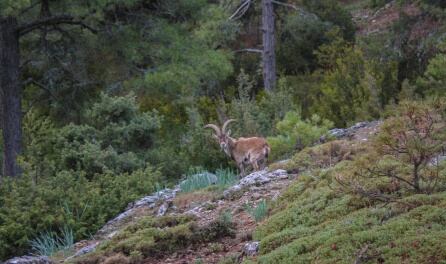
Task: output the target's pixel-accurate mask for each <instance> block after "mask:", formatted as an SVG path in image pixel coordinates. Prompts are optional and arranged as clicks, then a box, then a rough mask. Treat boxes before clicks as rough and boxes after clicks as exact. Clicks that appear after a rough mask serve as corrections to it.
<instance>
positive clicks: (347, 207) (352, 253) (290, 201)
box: [254, 174, 446, 263]
mask: <svg viewBox="0 0 446 264" xmlns="http://www.w3.org/2000/svg"><path fill="white" fill-rule="evenodd" d="M331 177H332V176H329V174H326V175H325V176H324V177H320V178H314V177H308V176H303V177H302V178H301V179H300V180H298V181H297V182H296V183H295V184H294V185H293V186H291V187H290V188H289V189H288V190H287V191H286V192H285V193H284V195H283V196H282V198H281V199H280V200H279V201H278V202H277V204H278V207H276V208H275V209H273V215H272V216H271V217H270V218H269V219H267V221H266V222H265V223H264V224H262V225H261V226H260V227H259V228H258V229H257V230H256V232H255V234H254V238H255V239H259V240H260V241H261V244H260V253H261V255H260V257H259V258H258V263H315V262H317V263H352V262H354V261H355V260H356V258H357V257H358V254H359V252H360V251H361V249H364V248H365V247H367V250H366V252H365V253H363V256H362V257H363V258H364V259H367V260H368V261H371V262H376V261H378V262H379V261H381V260H384V261H385V262H386V263H387V262H388V263H401V262H410V263H435V262H439V261H440V260H442V259H444V258H445V257H446V250H445V246H446V244H445V242H444V241H445V240H444V238H445V236H446V233H445V231H444V228H443V227H444V225H445V224H446V216H445V214H444V212H445V210H446V195H445V193H444V192H441V193H437V194H434V195H426V194H423V195H411V196H407V197H405V198H403V199H402V200H401V201H400V202H398V203H391V204H388V205H386V204H383V203H376V202H375V203H370V202H369V201H367V200H363V199H360V198H358V197H355V196H353V195H349V194H345V193H343V192H339V191H337V190H336V188H333V186H334V180H333V179H332V178H331Z"/></svg>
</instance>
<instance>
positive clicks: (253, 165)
mask: <svg viewBox="0 0 446 264" xmlns="http://www.w3.org/2000/svg"><path fill="white" fill-rule="evenodd" d="M251 165H252V168H253V169H254V171H258V170H259V163H258V161H257V160H256V159H254V160H252V161H251Z"/></svg>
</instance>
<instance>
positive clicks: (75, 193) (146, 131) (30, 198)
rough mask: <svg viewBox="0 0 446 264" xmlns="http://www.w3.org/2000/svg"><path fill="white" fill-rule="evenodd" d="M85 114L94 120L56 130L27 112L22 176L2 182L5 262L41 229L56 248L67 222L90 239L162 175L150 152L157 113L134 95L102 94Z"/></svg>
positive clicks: (1, 254) (77, 235) (0, 252)
mask: <svg viewBox="0 0 446 264" xmlns="http://www.w3.org/2000/svg"><path fill="white" fill-rule="evenodd" d="M86 117H87V118H88V120H89V124H84V125H75V124H70V125H66V126H63V127H61V128H59V127H57V126H56V125H55V124H53V122H51V121H50V120H49V119H47V118H40V117H39V116H38V115H36V114H35V112H32V111H31V112H30V113H28V114H27V115H26V117H25V120H24V125H25V128H24V130H25V134H26V135H27V138H26V140H27V143H28V146H27V149H26V152H25V153H24V155H23V157H22V163H21V164H22V168H23V170H24V173H23V175H22V176H21V177H20V178H18V179H10V178H4V179H2V181H1V184H0V259H3V258H6V257H8V256H13V255H23V254H26V253H28V252H29V251H30V250H31V247H32V246H38V244H42V243H39V242H38V240H39V238H38V237H39V234H41V233H43V232H50V234H52V235H54V237H53V238H54V239H53V242H54V243H53V242H51V240H49V237H48V236H46V237H47V238H48V239H43V241H42V239H41V242H44V243H43V244H45V243H47V242H48V247H52V246H51V244H55V245H54V247H56V248H57V247H58V245H57V244H58V242H57V239H56V238H57V236H61V235H62V232H60V230H61V229H63V227H67V228H70V229H71V230H73V236H74V239H75V240H76V241H77V240H79V239H82V238H86V237H89V236H90V235H91V234H94V233H95V232H96V231H97V230H98V229H99V228H100V227H101V226H102V225H103V224H104V223H105V222H106V221H108V220H109V219H110V218H111V217H113V216H115V215H116V214H118V213H119V212H120V211H121V210H123V209H124V208H125V206H126V205H127V204H128V203H129V202H131V201H134V200H135V199H137V198H140V197H141V196H143V195H147V194H149V193H151V192H153V191H154V190H155V184H156V183H157V182H160V181H161V180H162V178H161V175H160V173H159V172H158V171H157V170H156V169H155V168H153V167H152V166H151V165H150V164H149V163H148V160H147V157H146V154H145V150H146V149H147V148H150V147H151V146H152V144H153V140H154V133H155V131H156V129H158V128H159V117H158V116H157V115H156V114H150V113H141V112H139V110H138V107H137V105H136V101H135V98H134V96H132V95H129V96H125V97H111V96H108V95H105V94H104V95H102V97H101V100H100V101H99V102H97V103H96V104H94V105H93V106H92V108H91V109H88V110H87V111H86ZM32 240H34V242H35V243H30V241H32ZM45 241H46V242H45ZM44 251H46V250H44ZM50 251H52V250H48V252H50ZM48 252H45V254H50V253H48Z"/></svg>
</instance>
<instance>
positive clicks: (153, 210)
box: [6, 122, 380, 264]
mask: <svg viewBox="0 0 446 264" xmlns="http://www.w3.org/2000/svg"><path fill="white" fill-rule="evenodd" d="M379 124H380V122H371V123H369V122H363V123H358V124H356V125H355V126H353V127H351V128H348V129H334V130H331V131H330V137H334V138H339V139H343V140H342V142H344V141H345V142H349V143H348V144H362V142H366V141H367V140H368V138H369V136H370V135H372V134H375V133H376V131H377V129H378V127H379ZM324 140H325V139H321V141H324ZM336 142H337V141H336ZM326 144H332V143H325V144H323V145H322V146H325V145H326ZM319 146H321V145H319ZM316 148H318V146H315V147H314V149H316ZM332 162H333V165H334V164H335V163H336V162H337V161H335V160H333V161H332ZM291 163H292V160H285V161H281V162H278V163H275V164H272V166H271V167H270V169H269V170H264V171H259V172H254V173H252V174H250V175H248V176H246V177H244V178H242V179H240V180H239V181H238V182H237V183H236V184H234V185H231V186H229V187H226V188H219V187H218V186H215V185H211V186H209V187H206V188H204V189H200V190H196V191H192V192H183V191H182V190H181V184H180V185H178V186H176V187H175V188H174V189H164V190H161V191H159V192H156V193H154V194H152V195H149V196H146V197H143V198H141V199H140V200H137V201H135V202H133V203H131V204H129V205H128V207H127V209H126V210H125V211H124V212H122V213H121V214H119V215H118V216H116V217H115V218H114V219H112V220H110V221H109V222H108V223H107V224H106V225H105V226H104V227H103V228H101V229H100V230H99V231H98V232H97V233H96V234H95V235H94V236H93V237H92V239H90V240H85V241H80V242H78V243H77V244H76V245H75V248H74V250H73V251H72V252H71V253H67V252H64V253H62V252H61V254H59V255H58V256H56V257H54V258H53V259H52V260H49V259H46V258H41V259H40V260H41V262H32V261H35V260H36V259H35V258H30V257H27V258H24V259H19V258H16V259H13V260H10V261H8V262H6V263H11V264H12V263H52V262H54V263H58V262H64V263H239V262H241V261H243V260H246V259H251V258H254V259H255V258H256V257H255V256H256V255H257V254H258V251H259V244H260V243H259V241H257V240H255V239H254V238H253V234H255V232H256V229H257V228H259V226H260V227H261V226H262V225H263V224H264V223H265V222H264V218H266V217H267V216H268V214H269V211H270V210H271V208H277V206H278V204H277V203H278V201H283V200H284V199H285V197H286V196H285V197H284V196H283V194H284V193H285V194H286V195H288V193H289V191H290V189H289V188H290V186H294V185H295V183H296V182H300V180H299V179H300V177H301V175H303V174H305V171H306V170H307V168H303V167H302V168H291V167H292V166H291V167H290V164H291ZM202 176H203V177H204V176H206V175H202ZM262 206H263V207H264V208H263V210H262ZM279 207H280V206H279ZM275 210H277V209H275ZM273 212H274V211H273ZM261 249H262V248H261ZM262 250H263V249H262ZM27 259H28V260H27Z"/></svg>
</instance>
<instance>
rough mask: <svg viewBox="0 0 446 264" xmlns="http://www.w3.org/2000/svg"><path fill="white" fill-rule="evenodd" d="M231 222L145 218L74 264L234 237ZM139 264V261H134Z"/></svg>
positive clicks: (160, 252)
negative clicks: (199, 223)
mask: <svg viewBox="0 0 446 264" xmlns="http://www.w3.org/2000/svg"><path fill="white" fill-rule="evenodd" d="M232 225H233V223H232V219H231V217H230V215H229V217H228V216H225V215H222V216H220V217H219V218H218V219H216V220H215V221H214V222H211V223H209V224H208V225H206V226H201V227H199V226H198V225H197V223H196V219H195V218H194V217H192V216H163V217H159V218H154V217H145V218H143V219H141V220H139V221H138V222H137V223H134V224H131V225H129V226H128V227H126V228H125V229H124V230H122V231H121V232H120V233H118V234H116V235H115V236H114V237H113V238H112V239H111V240H110V241H107V242H105V243H104V244H102V245H100V246H99V248H98V250H97V251H96V252H95V253H93V254H91V255H89V256H86V257H84V258H81V259H79V260H77V263H102V261H104V258H106V257H107V256H111V255H114V254H121V255H123V256H125V257H131V256H132V255H133V256H135V255H138V256H141V257H140V259H141V260H142V259H144V258H156V257H160V256H163V255H164V254H167V253H172V252H174V251H176V250H179V249H183V248H186V247H189V246H191V245H194V244H197V243H206V242H210V241H215V240H217V239H219V238H223V237H226V236H234V235H235V233H234V230H233V227H232ZM136 263H140V262H136Z"/></svg>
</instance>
